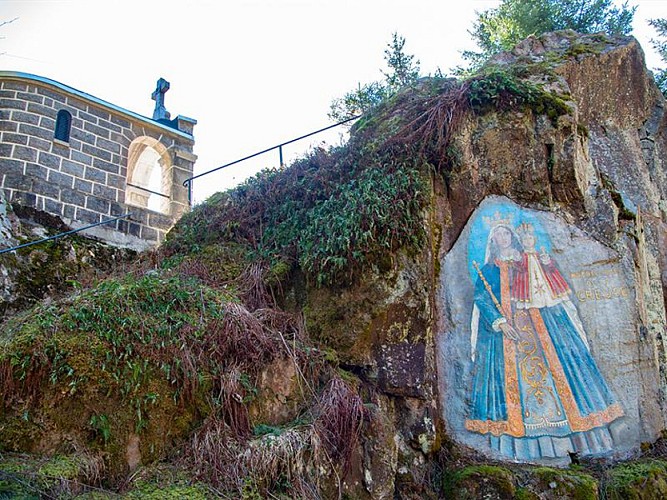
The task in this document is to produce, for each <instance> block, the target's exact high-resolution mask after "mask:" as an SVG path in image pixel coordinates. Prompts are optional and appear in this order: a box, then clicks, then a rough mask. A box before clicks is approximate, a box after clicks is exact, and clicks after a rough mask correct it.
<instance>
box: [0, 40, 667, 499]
mask: <svg viewBox="0 0 667 500" xmlns="http://www.w3.org/2000/svg"><path fill="white" fill-rule="evenodd" d="M664 104H665V101H664V99H663V97H662V95H661V94H660V92H659V91H658V90H657V88H656V86H655V83H654V82H653V80H652V78H651V76H650V75H649V74H648V73H647V71H646V68H645V66H644V61H643V53H642V51H641V48H640V47H639V46H638V44H637V42H636V41H635V40H634V39H632V38H626V37H617V38H607V37H605V36H602V35H592V36H579V35H577V34H575V33H573V32H559V33H554V34H549V35H545V36H543V37H540V38H530V39H528V40H526V41H524V42H522V43H521V44H520V45H519V46H517V47H516V48H515V49H514V51H512V52H511V53H505V54H501V55H500V56H498V57H497V58H496V59H494V60H492V61H490V62H489V63H488V64H487V65H486V66H485V67H484V68H483V69H482V70H481V72H480V73H479V74H478V75H476V76H474V77H471V78H469V79H467V80H464V81H456V80H453V79H423V80H420V81H419V83H418V85H416V87H415V88H411V89H405V91H404V92H402V93H400V94H399V95H397V96H396V97H395V98H393V99H392V100H391V101H389V102H386V103H385V104H384V105H382V106H381V107H380V108H378V109H376V110H374V111H373V112H372V113H369V114H368V115H366V116H363V117H362V118H361V119H359V120H358V122H357V123H356V124H355V126H354V127H353V129H352V131H351V138H350V141H349V142H348V144H346V145H345V146H341V147H338V148H333V149H331V150H315V151H313V152H312V153H311V154H310V155H308V156H307V157H306V158H303V159H301V160H299V161H297V162H295V163H294V164H292V165H291V166H289V167H288V168H285V169H280V170H267V171H264V172H262V173H261V174H259V175H258V176H256V177H254V178H252V179H250V180H249V181H248V182H246V183H245V184H243V185H241V186H239V187H238V188H236V189H234V190H231V191H228V192H225V193H219V194H217V195H214V196H213V197H211V198H210V199H209V200H207V201H206V202H205V203H203V204H201V205H199V206H197V207H195V208H194V209H193V211H192V212H191V213H189V214H187V215H186V216H185V217H183V219H182V220H181V221H180V222H179V223H178V224H177V226H176V227H175V228H174V229H173V230H172V231H171V233H170V234H169V236H168V238H167V241H166V243H165V244H164V245H163V247H162V248H161V249H160V250H159V251H158V252H156V253H154V254H150V255H141V256H139V257H138V258H137V259H135V260H134V261H133V262H132V263H128V264H123V265H122V266H115V267H116V270H117V272H115V273H114V272H111V273H109V274H108V275H106V276H104V277H103V276H101V275H96V276H94V277H90V276H89V275H88V276H89V277H88V278H87V279H85V280H79V279H77V276H81V275H80V274H77V273H78V272H79V271H80V269H76V270H74V269H70V270H67V271H63V272H62V273H61V274H56V275H55V276H51V275H48V276H47V275H45V277H44V279H45V283H44V287H45V288H43V289H40V290H39V291H37V292H35V293H33V298H32V299H31V300H27V301H26V300H23V299H20V297H21V296H22V295H21V294H19V293H17V290H18V288H16V286H17V285H16V284H17V283H19V282H20V281H21V280H20V278H19V277H20V276H31V273H30V272H24V271H21V269H22V268H21V266H26V265H28V263H29V264H30V265H31V266H33V267H31V268H30V269H32V272H33V273H38V272H40V270H43V269H46V268H51V269H53V266H52V265H46V264H44V263H45V262H47V260H48V257H44V258H43V259H46V260H43V262H42V263H40V261H39V259H37V258H36V253H35V252H38V251H42V252H46V251H45V250H31V251H27V250H26V252H25V253H23V254H19V256H11V257H9V256H0V259H2V260H0V264H1V265H2V266H3V267H2V269H3V270H4V271H3V275H4V276H5V277H6V279H5V283H6V287H5V290H6V291H7V294H10V292H11V294H12V295H11V296H12V297H15V298H16V300H14V299H12V300H13V301H14V302H13V303H14V305H12V306H11V307H9V306H4V309H3V310H4V311H6V312H7V318H6V320H5V321H4V323H3V324H2V327H1V330H0V331H1V333H0V391H2V399H1V401H2V409H1V412H0V494H3V493H5V492H6V493H7V494H8V495H17V496H19V497H20V496H24V497H25V496H30V495H44V496H48V497H67V498H71V497H76V496H79V497H81V498H86V497H93V496H95V497H98V496H99V497H106V496H110V497H112V496H113V495H115V494H123V495H127V496H129V497H161V498H163V497H168V496H169V495H171V496H175V497H187V498H199V497H201V498H217V497H222V498H227V497H228V498H238V497H243V498H266V497H279V498H335V497H339V498H340V497H348V498H392V497H397V498H443V497H444V498H450V497H451V498H600V497H603V498H630V497H633V496H634V497H636V498H662V497H664V495H665V494H667V461H663V459H664V458H665V448H664V444H663V442H662V440H661V437H660V436H661V433H662V431H663V430H664V429H665V428H666V425H665V417H667V412H666V408H665V402H666V400H665V388H666V387H667V386H666V385H665V383H666V381H665V368H666V366H665V345H664V338H663V337H664V335H663V334H664V329H665V297H666V295H665V292H664V291H665V286H666V285H667V260H666V256H665V250H664V249H665V241H664V240H665V238H666V237H667V236H666V235H667V231H666V228H665V217H666V216H667V212H665V207H666V206H667V205H665V202H666V201H667V183H666V180H665V162H667V153H666V151H667V131H666V130H667V119H666V118H665V113H664ZM3 220H4V219H3ZM3 224H4V223H3ZM2 227H7V228H8V229H11V225H9V224H4V226H2ZM5 233H7V231H4V229H3V234H5ZM69 253H70V254H71V252H69ZM74 254H75V255H80V254H76V251H75V252H74ZM70 262H78V260H77V259H74V258H72V259H70ZM123 262H128V261H125V260H124V261H123ZM119 268H122V272H118V269H119ZM5 271H6V272H5ZM63 277H65V280H64V281H66V282H72V284H71V285H70V286H61V287H57V289H56V288H54V285H55V284H58V283H62V281H63ZM74 282H76V283H74ZM35 286H36V285H35ZM27 289H28V290H32V288H31V287H28V288H27ZM45 295H47V297H46V298H45V299H43V300H39V298H40V297H44V296H45ZM9 296H10V295H6V297H9ZM22 300H23V301H22ZM10 313H11V314H10Z"/></svg>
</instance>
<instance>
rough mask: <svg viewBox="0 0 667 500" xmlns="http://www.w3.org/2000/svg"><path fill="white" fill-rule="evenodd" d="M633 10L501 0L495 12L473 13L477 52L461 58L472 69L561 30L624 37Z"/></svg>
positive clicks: (587, 1)
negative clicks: (532, 39)
mask: <svg viewBox="0 0 667 500" xmlns="http://www.w3.org/2000/svg"><path fill="white" fill-rule="evenodd" d="M636 9H637V7H636V6H633V7H629V6H628V3H627V1H626V2H624V3H623V4H622V5H621V6H620V7H615V6H614V5H613V2H612V0H502V2H501V4H500V5H499V6H498V7H497V8H495V9H489V10H486V11H484V12H481V13H479V12H478V13H477V20H476V21H475V23H474V24H473V28H472V30H470V31H469V33H470V34H471V35H472V37H473V39H474V40H475V41H476V42H477V45H478V46H479V48H480V49H481V52H472V51H466V52H464V53H463V57H464V59H466V60H467V61H469V63H470V65H471V69H476V68H477V67H479V66H480V65H481V64H482V63H483V62H484V61H485V60H486V59H488V58H489V57H490V56H492V55H493V54H496V53H498V52H500V51H503V50H510V49H511V48H512V47H514V45H516V44H517V43H518V42H520V41H521V40H523V39H524V38H526V37H528V36H530V35H541V34H542V33H546V32H549V31H556V30H562V29H573V30H574V31H577V32H579V33H599V32H605V33H608V34H623V35H626V34H628V33H630V31H632V18H633V17H634V14H635V10H636Z"/></svg>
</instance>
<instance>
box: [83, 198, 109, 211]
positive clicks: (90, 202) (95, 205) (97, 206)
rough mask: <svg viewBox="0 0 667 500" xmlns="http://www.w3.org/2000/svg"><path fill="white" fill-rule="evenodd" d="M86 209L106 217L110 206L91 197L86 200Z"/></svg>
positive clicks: (104, 201) (106, 202)
mask: <svg viewBox="0 0 667 500" xmlns="http://www.w3.org/2000/svg"><path fill="white" fill-rule="evenodd" d="M86 208H87V209H89V210H94V211H95V212H99V213H101V214H105V215H107V214H108V213H109V208H110V204H109V202H108V201H106V200H101V199H100V198H97V197H96V196H94V195H93V196H88V197H87V198H86Z"/></svg>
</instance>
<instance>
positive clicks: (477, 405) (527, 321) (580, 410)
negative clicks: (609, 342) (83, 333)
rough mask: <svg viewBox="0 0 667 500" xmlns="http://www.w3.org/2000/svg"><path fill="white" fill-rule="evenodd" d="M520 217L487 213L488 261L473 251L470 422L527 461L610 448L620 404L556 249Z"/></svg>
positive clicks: (472, 427)
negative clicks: (554, 257) (538, 242)
mask: <svg viewBox="0 0 667 500" xmlns="http://www.w3.org/2000/svg"><path fill="white" fill-rule="evenodd" d="M516 215H519V213H516V212H515V213H511V212H510V213H505V214H504V215H503V214H500V213H499V212H496V213H495V215H494V216H493V217H484V224H483V227H484V228H485V231H488V233H486V234H487V236H486V247H485V249H484V260H483V262H477V261H476V260H474V259H473V256H472V255H470V254H469V258H470V259H471V261H470V264H471V275H472V276H473V282H474V294H473V296H474V306H473V310H472V317H471V348H472V350H471V360H472V374H471V375H472V386H471V392H470V401H469V408H468V415H467V418H466V420H465V428H466V429H467V430H468V431H469V432H473V433H479V434H484V435H488V436H489V437H490V438H491V440H492V443H495V445H496V446H497V449H498V450H500V451H501V453H502V454H503V455H505V456H510V457H511V458H515V459H520V460H530V459H537V458H543V457H559V456H567V453H568V452H579V453H582V454H597V453H603V452H606V451H608V450H609V449H610V448H611V447H612V445H613V440H612V437H611V434H610V432H609V429H608V427H609V424H610V423H611V422H612V421H614V420H615V419H617V418H619V417H621V416H622V415H623V409H622V408H621V406H620V404H619V403H618V402H617V400H616V398H615V397H614V395H613V394H612V391H611V390H610V389H609V387H608V385H607V383H606V382H605V380H604V378H603V376H602V374H601V373H600V371H599V369H598V367H597V365H596V363H595V360H594V359H593V357H592V356H591V352H590V347H589V344H588V340H587V337H586V332H585V331H584V328H583V326H582V322H581V320H580V318H579V314H578V312H577V309H576V307H575V306H574V304H573V303H572V301H571V299H570V296H571V294H572V292H571V290H570V287H569V285H568V283H567V282H566V280H565V279H564V277H563V275H562V274H561V272H560V271H559V269H558V267H557V266H556V263H555V262H554V261H553V260H552V258H551V256H550V255H549V253H548V252H547V251H546V250H545V249H544V248H542V249H541V250H540V251H538V250H536V248H535V246H536V240H537V238H536V235H535V227H534V226H533V225H532V224H528V223H525V222H524V223H523V224H520V225H518V226H517V225H514V224H513V221H512V219H513V216H516ZM480 227H482V226H480ZM540 239H541V242H542V243H546V241H545V240H547V237H546V236H545V235H541V236H540ZM480 253H481V252H480ZM478 255H479V253H478Z"/></svg>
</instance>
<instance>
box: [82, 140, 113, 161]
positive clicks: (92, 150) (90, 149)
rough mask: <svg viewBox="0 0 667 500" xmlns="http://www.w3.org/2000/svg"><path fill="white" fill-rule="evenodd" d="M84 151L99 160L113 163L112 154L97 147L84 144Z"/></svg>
mask: <svg viewBox="0 0 667 500" xmlns="http://www.w3.org/2000/svg"><path fill="white" fill-rule="evenodd" d="M82 151H83V152H84V153H86V154H89V155H91V156H94V157H96V158H99V159H100V160H104V161H111V153H109V152H108V151H105V150H103V149H100V148H97V147H95V146H91V145H89V144H84V145H83V148H82Z"/></svg>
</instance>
